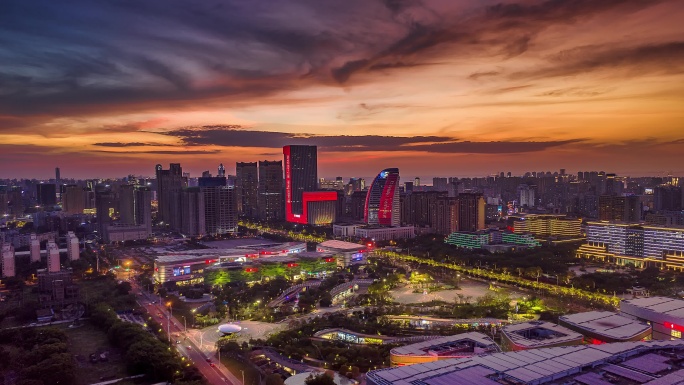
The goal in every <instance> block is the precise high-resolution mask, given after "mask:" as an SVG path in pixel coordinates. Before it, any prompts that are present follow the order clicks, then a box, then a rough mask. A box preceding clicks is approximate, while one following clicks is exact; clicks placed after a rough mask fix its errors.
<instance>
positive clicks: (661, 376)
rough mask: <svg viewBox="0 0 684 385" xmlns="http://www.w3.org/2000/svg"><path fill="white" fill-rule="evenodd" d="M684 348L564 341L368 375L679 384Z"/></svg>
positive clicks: (378, 379)
mask: <svg viewBox="0 0 684 385" xmlns="http://www.w3.org/2000/svg"><path fill="white" fill-rule="evenodd" d="M683 353H684V340H676V341H638V342H618V343H612V344H601V345H579V346H563V347H554V348H543V349H534V350H524V351H519V352H507V353H494V354H488V355H479V356H472V357H467V358H456V359H448V360H441V361H434V362H429V363H424V364H415V365H410V366H401V367H397V368H389V369H381V370H375V371H372V372H369V373H368V374H367V376H366V378H367V380H368V383H369V384H376V385H513V384H516V385H522V384H536V385H542V384H571V383H581V384H587V385H607V384H611V383H612V384H619V385H628V384H629V385H634V384H646V385H662V384H680V383H682V382H684V369H682V365H681V364H680V362H681V358H680V357H681V355H682V354H683ZM573 381H574V382H573Z"/></svg>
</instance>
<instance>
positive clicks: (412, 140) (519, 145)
mask: <svg viewBox="0 0 684 385" xmlns="http://www.w3.org/2000/svg"><path fill="white" fill-rule="evenodd" d="M164 135H169V136H173V137H176V138H179V139H180V140H182V141H183V142H184V144H185V145H187V146H207V145H214V146H227V147H258V148H269V147H271V148H280V147H282V146H284V145H288V144H302V145H316V146H319V147H320V148H321V150H322V151H330V152H335V151H417V152H429V153H478V154H497V153H521V152H536V151H543V150H545V149H548V148H551V147H558V146H563V145H566V144H571V143H578V142H581V141H582V140H581V139H573V140H563V141H497V142H471V141H460V140H457V139H454V138H451V137H445V136H412V137H400V136H385V135H361V136H349V135H337V136H332V135H331V136H324V135H309V134H290V133H284V132H267V131H254V130H243V129H238V128H235V126H231V128H228V129H224V128H221V127H220V126H211V127H210V128H206V127H204V128H200V129H197V128H183V129H178V130H173V131H169V132H166V133H164Z"/></svg>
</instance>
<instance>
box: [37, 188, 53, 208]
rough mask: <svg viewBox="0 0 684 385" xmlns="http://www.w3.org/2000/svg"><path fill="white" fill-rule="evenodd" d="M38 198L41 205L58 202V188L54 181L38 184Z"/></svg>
mask: <svg viewBox="0 0 684 385" xmlns="http://www.w3.org/2000/svg"><path fill="white" fill-rule="evenodd" d="M36 198H37V201H38V204H39V205H44V206H51V205H55V204H57V189H56V186H55V185H54V184H52V183H39V184H37V185H36Z"/></svg>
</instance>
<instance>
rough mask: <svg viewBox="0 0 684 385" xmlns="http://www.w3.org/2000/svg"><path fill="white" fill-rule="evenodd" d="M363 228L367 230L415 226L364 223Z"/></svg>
mask: <svg viewBox="0 0 684 385" xmlns="http://www.w3.org/2000/svg"><path fill="white" fill-rule="evenodd" d="M361 228H362V229H366V230H385V229H407V228H411V229H412V228H413V226H382V225H362V226H361Z"/></svg>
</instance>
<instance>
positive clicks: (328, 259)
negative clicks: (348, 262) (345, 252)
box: [324, 258, 335, 262]
mask: <svg viewBox="0 0 684 385" xmlns="http://www.w3.org/2000/svg"><path fill="white" fill-rule="evenodd" d="M324 261H326V262H335V258H325V259H324Z"/></svg>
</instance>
